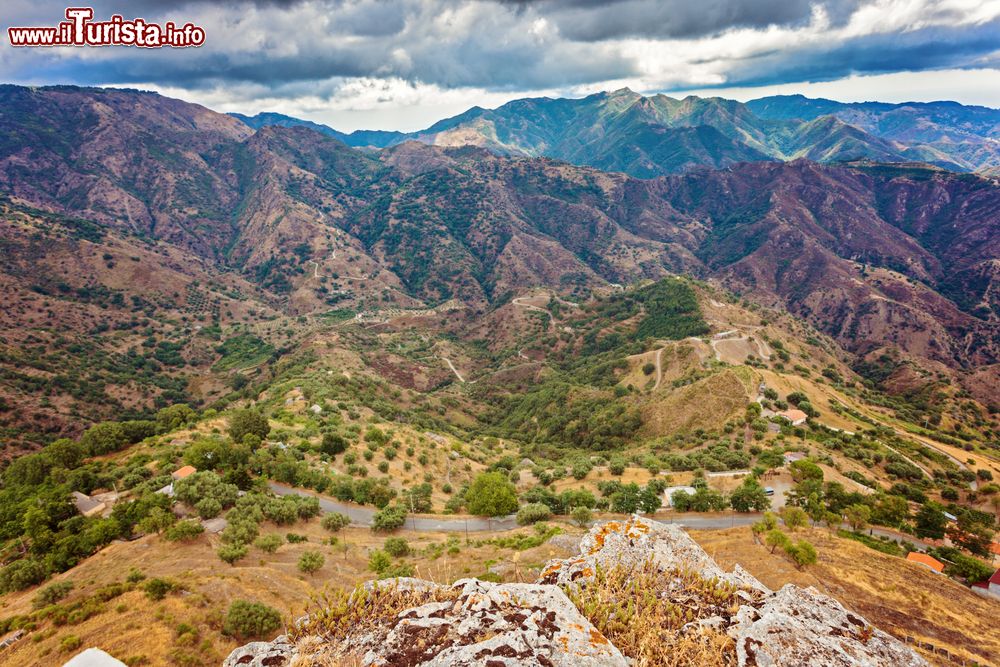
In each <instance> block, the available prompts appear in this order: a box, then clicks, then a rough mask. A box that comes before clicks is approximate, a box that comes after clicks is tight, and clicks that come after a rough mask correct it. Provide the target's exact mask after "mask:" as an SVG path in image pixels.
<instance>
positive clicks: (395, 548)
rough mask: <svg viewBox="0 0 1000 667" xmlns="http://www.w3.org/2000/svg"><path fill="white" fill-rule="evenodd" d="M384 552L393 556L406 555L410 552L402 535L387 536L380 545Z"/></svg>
mask: <svg viewBox="0 0 1000 667" xmlns="http://www.w3.org/2000/svg"><path fill="white" fill-rule="evenodd" d="M382 548H383V549H385V551H386V553H388V554H389V555H390V556H393V557H395V558H401V557H402V556H407V555H409V553H410V545H409V544H408V543H407V541H406V540H404V539H403V538H402V537H387V538H386V540H385V544H383V545H382Z"/></svg>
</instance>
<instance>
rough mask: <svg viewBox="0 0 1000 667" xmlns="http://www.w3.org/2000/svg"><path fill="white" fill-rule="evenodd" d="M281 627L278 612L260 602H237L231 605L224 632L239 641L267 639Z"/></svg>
mask: <svg viewBox="0 0 1000 667" xmlns="http://www.w3.org/2000/svg"><path fill="white" fill-rule="evenodd" d="M280 627H281V614H279V613H278V612H277V610H275V609H272V608H271V607H268V606H267V605H264V604H260V603H259V602H248V601H247V600H236V601H234V602H233V603H232V604H231V605H229V611H227V612H226V620H225V623H224V624H223V626H222V632H223V633H224V634H226V635H229V636H230V637H237V638H238V639H253V638H266V637H269V636H270V635H272V634H274V632H275V631H276V630H277V629H278V628H280Z"/></svg>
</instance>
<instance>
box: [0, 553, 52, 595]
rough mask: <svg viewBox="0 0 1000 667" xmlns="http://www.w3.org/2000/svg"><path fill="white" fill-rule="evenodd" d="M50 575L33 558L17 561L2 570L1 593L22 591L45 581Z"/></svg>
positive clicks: (0, 576)
mask: <svg viewBox="0 0 1000 667" xmlns="http://www.w3.org/2000/svg"><path fill="white" fill-rule="evenodd" d="M48 575H49V573H48V570H47V569H46V568H45V566H44V565H42V563H40V562H39V561H37V560H34V559H31V558H24V559H22V560H16V561H14V562H13V563H11V564H10V565H8V566H6V567H5V568H3V569H2V570H0V593H9V592H11V591H21V590H24V589H25V588H30V587H31V586H34V585H35V584H40V583H42V582H43V581H45V577H47V576H48Z"/></svg>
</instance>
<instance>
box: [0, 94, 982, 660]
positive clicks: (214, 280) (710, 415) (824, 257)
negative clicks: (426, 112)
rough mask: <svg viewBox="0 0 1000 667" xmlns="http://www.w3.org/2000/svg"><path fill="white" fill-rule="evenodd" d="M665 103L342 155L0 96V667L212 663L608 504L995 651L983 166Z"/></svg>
mask: <svg viewBox="0 0 1000 667" xmlns="http://www.w3.org/2000/svg"><path fill="white" fill-rule="evenodd" d="M661 97H662V96H658V97H653V98H645V97H642V96H638V95H636V94H634V93H631V91H616V92H615V93H607V94H602V95H600V96H596V97H595V98H594V99H591V98H585V99H584V100H582V101H569V100H562V101H554V100H548V101H539V100H524V101H521V103H519V104H515V103H512V104H511V105H507V106H505V107H501V108H500V109H498V110H492V111H483V110H480V111H482V113H479V112H475V113H471V114H469V115H468V116H465V117H463V120H462V121H461V122H460V123H458V122H456V123H454V124H448V123H446V125H447V127H445V126H440V127H438V128H437V129H436V130H435V131H434V132H431V131H428V132H425V133H418V135H419V136H414V137H409V136H402V135H397V134H393V135H391V136H388V135H376V134H373V133H364V134H359V135H357V141H355V140H354V136H355V135H340V134H339V133H331V132H327V131H325V130H323V128H321V127H319V128H317V127H306V126H304V125H303V124H301V123H295V122H291V121H294V119H291V121H286V120H282V119H281V118H275V117H268V118H269V119H270V121H273V122H261V123H260V124H255V123H253V122H251V121H253V119H252V118H250V119H248V118H247V117H242V116H235V117H234V116H230V115H225V114H219V113H216V112H213V111H210V110H208V109H206V108H204V107H200V106H198V105H194V104H189V103H186V102H181V101H179V100H172V99H169V98H166V97H162V96H159V95H156V94H152V93H143V92H138V91H131V90H112V89H95V88H76V87H69V86H58V87H47V88H25V87H18V86H2V87H0V102H2V105H0V140H2V141H0V252H2V256H3V263H2V265H0V285H2V288H3V289H2V296H0V299H2V304H3V308H2V309H0V328H2V332H0V444H2V449H0V456H2V458H3V460H4V462H5V467H4V469H3V472H2V482H3V483H2V485H0V630H2V631H3V632H2V633H0V636H3V637H8V638H9V637H15V636H16V638H15V640H13V641H12V643H11V644H10V645H9V646H7V647H5V648H3V649H0V664H2V665H6V664H10V665H15V664H16V665H48V664H61V662H62V661H65V660H67V659H69V657H71V656H72V655H73V654H74V653H76V652H78V650H79V649H80V648H81V647H84V646H90V645H96V646H100V647H101V648H103V649H104V650H106V651H108V652H110V653H111V654H112V655H114V656H115V657H117V658H118V659H120V660H123V661H124V662H125V663H126V664H128V665H130V666H132V665H217V664H220V663H221V662H222V661H223V660H224V659H225V657H226V656H227V655H229V653H230V651H232V650H233V649H235V648H236V647H238V646H241V645H243V644H245V643H246V642H247V641H249V640H251V639H265V640H269V639H272V638H273V637H274V636H275V635H277V634H279V632H280V630H281V629H282V628H285V627H288V624H289V623H291V622H292V621H294V619H296V618H298V617H300V616H301V615H302V614H303V613H305V612H306V611H307V610H308V609H315V606H316V605H317V604H320V601H321V599H322V597H323V596H326V599H327V600H328V601H329V600H337V599H340V598H338V597H337V596H338V595H344V594H346V592H349V591H351V590H353V589H354V587H355V586H356V585H358V584H360V583H362V582H364V581H365V580H368V579H371V578H380V579H381V578H393V577H397V576H419V577H422V578H425V579H430V580H433V581H436V582H439V583H445V584H451V583H452V582H453V581H455V580H456V579H461V578H464V577H478V578H480V579H482V580H484V581H487V582H507V583H513V582H531V581H535V580H536V579H541V578H544V576H546V575H545V566H546V561H547V560H549V559H551V558H557V557H558V558H565V557H571V556H573V555H574V554H576V553H577V550H576V548H577V546H578V543H579V541H580V538H581V537H582V536H583V535H584V534H585V533H586V532H587V531H588V530H589V529H591V526H594V525H598V524H600V523H601V522H604V521H611V522H613V523H614V522H623V521H629V519H627V517H628V516H630V515H633V514H636V513H639V514H642V515H643V516H644V517H646V518H648V519H650V520H652V521H655V522H658V523H663V524H667V525H670V524H675V523H679V524H681V525H684V526H686V527H688V528H690V529H691V535H692V536H693V537H694V539H695V540H696V541H697V542H698V543H699V544H701V545H702V547H703V548H704V549H705V550H706V552H707V553H708V554H709V555H710V556H711V557H712V558H714V559H716V560H717V561H718V562H719V563H720V564H724V565H725V566H726V567H727V568H729V567H731V566H732V565H734V564H736V563H739V564H741V565H742V566H743V567H744V568H746V569H747V570H748V571H749V572H750V573H751V574H753V575H754V576H756V577H757V578H758V579H760V581H761V582H763V583H764V584H766V585H767V586H769V587H771V588H774V589H778V588H780V586H781V585H782V584H785V583H796V584H799V585H813V586H816V587H817V588H818V589H819V590H820V592H822V593H827V594H830V595H832V596H834V597H836V598H838V599H839V600H840V601H841V602H842V603H843V604H845V605H847V606H849V607H852V608H853V609H855V610H857V611H858V612H859V613H863V614H864V615H865V617H866V618H868V619H869V620H870V621H871V622H872V623H873V624H875V625H877V626H878V627H879V628H880V629H882V630H884V631H885V632H887V633H888V634H889V635H891V636H892V637H895V638H896V639H899V640H901V641H904V642H905V641H908V640H907V638H909V641H911V642H912V641H913V640H914V639H915V640H917V641H918V642H927V643H929V644H932V645H933V647H932V648H930V649H928V648H926V647H923V646H920V645H917V646H916V647H915V648H916V650H917V651H918V653H919V655H920V656H922V657H923V658H925V659H927V660H928V661H929V662H931V663H932V664H952V663H951V662H949V660H952V658H955V659H962V660H975V661H977V662H979V663H980V664H990V663H991V662H995V661H996V660H998V659H1000V658H998V656H1000V654H998V651H1000V647H998V646H997V645H996V642H992V641H989V640H986V641H983V642H979V643H976V644H975V645H973V644H970V643H969V642H968V641H967V637H968V636H971V635H973V634H974V635H976V636H984V637H987V638H988V637H989V634H990V633H989V627H988V619H989V618H990V615H989V610H990V609H991V608H992V607H990V605H995V604H996V602H995V601H993V600H991V599H989V598H985V597H981V596H977V595H976V594H975V593H974V592H973V590H972V589H971V588H970V584H973V583H977V582H980V581H982V580H983V579H985V578H986V577H988V576H989V575H990V574H992V571H993V565H994V563H995V560H996V554H997V549H998V543H997V542H996V541H995V530H996V527H997V516H998V514H1000V486H998V484H997V480H1000V394H998V392H997V386H998V383H1000V312H998V307H1000V302H998V300H997V294H998V293H1000V292H998V291H997V284H996V280H997V275H996V262H997V257H998V256H1000V248H998V247H997V239H998V238H1000V234H998V233H997V226H998V224H1000V217H998V216H1000V184H998V182H997V181H996V178H995V176H991V175H989V174H988V173H986V172H985V171H981V170H980V167H981V166H982V165H979V164H972V163H971V162H963V163H962V164H961V165H959V164H958V163H957V162H955V161H954V160H957V159H958V158H957V157H955V155H957V154H958V151H957V149H956V150H954V151H952V152H950V153H949V152H948V151H946V149H945V148H944V147H941V146H938V144H939V143H941V141H942V138H941V137H940V136H938V135H934V134H933V133H932V132H931V131H930V130H928V134H927V136H922V137H920V138H919V139H920V146H919V147H917V146H909V147H902V146H901V144H900V143H899V142H901V141H902V139H901V138H900V137H899V136H895V137H890V136H885V137H882V136H875V135H874V134H873V135H871V136H867V137H862V136H861V135H860V134H859V133H860V132H862V130H861V129H859V127H858V126H856V125H848V124H847V120H845V119H853V118H856V116H857V114H862V112H864V114H863V117H862V120H859V121H857V122H859V123H862V125H863V126H864V127H866V128H868V130H871V131H872V132H874V131H875V129H873V128H877V127H881V126H880V125H879V118H880V116H878V114H889V115H891V114H893V113H897V112H898V109H877V110H871V109H861V110H859V109H857V108H853V107H852V108H846V107H845V108H838V109H837V110H836V118H835V121H834V120H831V118H833V116H831V115H830V114H817V115H816V116H815V117H811V118H808V119H802V118H799V117H798V116H794V115H793V114H797V113H800V111H797V110H796V109H799V108H800V107H801V106H802V103H801V101H799V102H796V103H795V104H792V102H795V101H794V100H793V101H784V102H782V100H772V101H771V102H768V103H764V102H760V103H759V104H754V103H751V104H749V105H740V104H737V103H732V104H723V103H722V102H719V101H717V100H708V101H692V100H672V99H669V98H662V99H661ZM789 105H791V107H794V108H793V109H792V110H789V108H790V107H789ZM806 106H808V105H806ZM824 108H825V107H824ZM612 111H614V112H615V113H614V114H612ZM515 112H516V114H521V116H523V117H526V118H531V119H533V120H534V122H536V124H537V123H542V124H548V125H549V126H550V127H549V131H551V132H555V128H556V127H558V128H560V130H561V131H562V132H563V135H561V136H562V139H563V140H564V141H566V142H569V137H570V136H572V133H574V132H577V133H581V132H584V129H585V128H586V127H590V128H593V127H601V128H602V132H603V136H602V137H601V142H599V143H600V145H599V146H598V145H593V144H585V145H582V146H577V151H575V152H574V151H572V150H570V148H569V146H568V144H567V145H564V146H561V147H560V144H559V141H557V139H559V137H556V136H555V135H552V136H546V137H545V138H544V140H542V139H539V136H540V135H539V134H538V132H537V131H536V130H537V128H528V126H527V125H524V124H517V123H514V122H513V121H512V120H511V118H513V117H515V116H516V114H515ZM830 113H833V112H830ZM968 113H969V114H970V115H971V116H977V114H984V113H985V112H980V111H978V110H976V109H970V110H969V111H968ZM751 116H752V117H751ZM571 117H572V118H574V119H575V120H573V122H569V121H568V119H570V118H571ZM654 118H655V119H658V121H657V122H659V123H660V124H661V125H662V127H661V126H660V125H654V124H653V123H652V121H651V120H650V119H654ZM790 118H791V119H790ZM692 119H693V120H692ZM720 119H722V120H725V121H726V122H727V123H730V128H732V127H736V126H737V125H738V127H739V128H740V129H739V130H738V131H737V130H733V129H730V130H727V131H726V132H728V134H727V133H726V132H723V131H722V130H721V129H719V128H720V127H722V125H721V124H720V123H721V122H722V120H720ZM762 119H763V120H762ZM702 120H704V121H705V123H706V124H698V123H700V122H701V121H702ZM244 121H246V122H244ZM764 121H766V122H764ZM862 121H863V122H862ZM525 122H526V121H525ZM940 122H941V123H942V124H943V123H944V121H940ZM734 123H735V124H737V125H732V124H734ZM487 126H488V128H489V129H484V128H487ZM752 126H753V127H756V130H755V131H754V132H751V131H750V130H748V129H747V128H749V127H752ZM664 127H666V128H667V129H669V130H670V133H667V134H664V133H665V132H666V130H664V129H663V128H664ZM976 127H979V126H976ZM705 128H709V129H705ZM327 129H329V128H327ZM527 129H531V132H528V131H527ZM477 133H478V134H477ZM817 133H819V134H820V136H819V138H816V134H817ZM985 133H986V131H985V130H983V129H982V128H979V129H975V128H972V129H969V128H966V134H965V135H963V139H962V140H963V141H966V142H985V139H984V136H983V135H985ZM733 134H738V135H739V136H741V137H743V140H741V141H740V142H739V143H737V142H736V141H735V140H734V138H733V136H730V135H733ZM619 135H620V136H619ZM469 136H473V137H476V136H491V137H495V138H496V141H478V140H477V141H472V142H471V144H472V145H470V142H469V141H467V138H468V137H469ZM616 136H619V138H620V141H621V143H622V145H628V146H637V147H643V148H644V153H643V154H642V155H636V154H634V153H632V152H630V151H631V149H628V150H626V149H625V148H622V147H621V146H619V147H617V148H616V147H615V146H614V145H612V144H610V143H609V142H612V140H614V139H615V137H616ZM678 136H681V137H682V138H681V139H679V138H678ZM345 137H346V138H345ZM532 137H533V138H534V139H535V140H537V141H538V142H539V143H538V144H537V145H534V144H528V143H527V141H528V138H532ZM637 137H638V138H637ZM646 138H648V139H649V142H653V143H650V144H647V143H645V142H646ZM404 139H406V140H404ZM640 139H642V140H641V141H640ZM862 140H863V141H862ZM345 141H346V142H347V143H345ZM373 141H374V142H376V143H380V142H381V143H382V145H381V146H379V147H378V149H377V150H376V149H374V148H372V146H373V145H374V144H373V143H372V142H373ZM359 142H364V143H359ZM859 142H860V143H859ZM894 142H895V143H894ZM696 143H697V146H700V147H701V148H699V149H698V151H695V152H696V153H698V154H699V155H701V153H699V151H703V150H704V151H708V149H709V148H711V151H709V153H711V155H710V156H709V157H705V156H704V155H701V157H698V158H697V159H695V158H691V157H690V155H687V154H685V155H678V154H676V153H670V154H666V153H665V152H664V151H666V149H667V148H670V149H671V150H675V149H677V147H678V146H683V147H690V146H692V145H695V144H696ZM861 143H863V145H864V147H865V150H864V151H861V152H856V151H854V148H855V147H857V146H858V145H861ZM349 144H351V145H349ZM543 144H544V146H546V147H547V148H546V149H545V150H542V149H541V148H540V146H541V145H543ZM932 145H933V148H934V151H937V152H933V151H932V149H931V147H930V146H932ZM116 146H117V147H120V148H121V150H117V149H115V150H109V147H116ZM706 146H707V147H708V148H705V147H706ZM553 147H554V148H553ZM720 147H721V148H720ZM873 147H874V148H873ZM952 148H954V147H952ZM876 149H878V150H876ZM717 150H722V151H723V157H719V155H718V153H717V152H714V151H717ZM963 150H964V149H963ZM873 151H874V153H873ZM879 151H882V152H879ZM931 155H933V156H936V159H933V160H932V159H930V158H929V157H928V156H931ZM650 156H658V157H657V160H654V159H653V158H652V157H650ZM918 157H919V158H920V159H922V160H924V161H922V162H920V163H919V164H918V163H914V162H910V160H915V159H917V158H918ZM561 160H565V161H561ZM654 162H655V164H654ZM695 163H696V164H695ZM680 164H684V165H688V164H690V165H691V167H692V168H690V169H689V168H680V167H678V168H675V167H674V166H670V165H680ZM694 167H697V168H694ZM605 170H607V171H605ZM977 171H980V173H975V172H977ZM95 508H96V509H95ZM772 510H773V512H774V513H772ZM594 530H598V529H596V528H595V529H594ZM803 542H804V543H805V544H806V545H807V546H805V547H804V546H802V543H803ZM810 549H812V558H811V559H810V558H809V553H810V551H809V550H810ZM911 552H920V553H924V552H926V554H928V555H929V557H933V558H935V559H939V560H940V561H942V567H943V568H945V570H944V574H931V573H930V572H929V571H928V572H924V571H922V570H920V569H919V568H920V567H921V566H918V565H915V564H913V563H911V562H907V561H906V556H907V554H908V553H911ZM984 575H985V576H984ZM244 602H247V603H250V602H252V603H255V604H260V605H265V606H266V607H267V609H260V608H256V607H255V608H253V610H252V612H251V611H247V610H246V608H245V607H244V606H242V603H244ZM234 609H235V611H234ZM268 609H269V610H270V611H268ZM918 609H919V610H923V611H922V612H921V613H920V614H918V615H915V614H914V613H912V610H918ZM924 612H926V613H924ZM592 620H593V619H592ZM251 621H252V622H251ZM254 623H257V625H254ZM959 626H961V627H962V628H963V630H962V632H960V633H959V632H956V630H955V628H956V627H959ZM727 646H729V645H728V644H727ZM936 648H941V649H943V650H945V651H947V652H948V655H949V656H952V657H950V658H947V659H945V658H941V657H940V656H941V655H944V654H943V653H942V654H938V653H935V650H936ZM731 650H732V651H735V649H734V648H733V647H731V646H729V647H728V648H727V649H726V651H731ZM725 655H726V656H729V657H732V655H735V653H732V655H730V653H726V654H725ZM719 659H720V660H722V658H719ZM726 659H729V658H726ZM346 664H352V663H346ZM650 664H660V663H650ZM719 664H724V661H723V662H720V663H719ZM725 664H731V663H725Z"/></svg>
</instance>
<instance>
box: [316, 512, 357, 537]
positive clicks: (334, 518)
mask: <svg viewBox="0 0 1000 667" xmlns="http://www.w3.org/2000/svg"><path fill="white" fill-rule="evenodd" d="M350 524H351V519H350V517H348V516H347V515H346V514H341V513H340V512H330V513H328V514H326V515H325V516H324V517H323V521H322V525H323V528H325V529H326V530H329V531H330V532H331V533H336V532H337V531H339V530H341V529H342V528H346V527H347V526H349V525H350Z"/></svg>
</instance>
